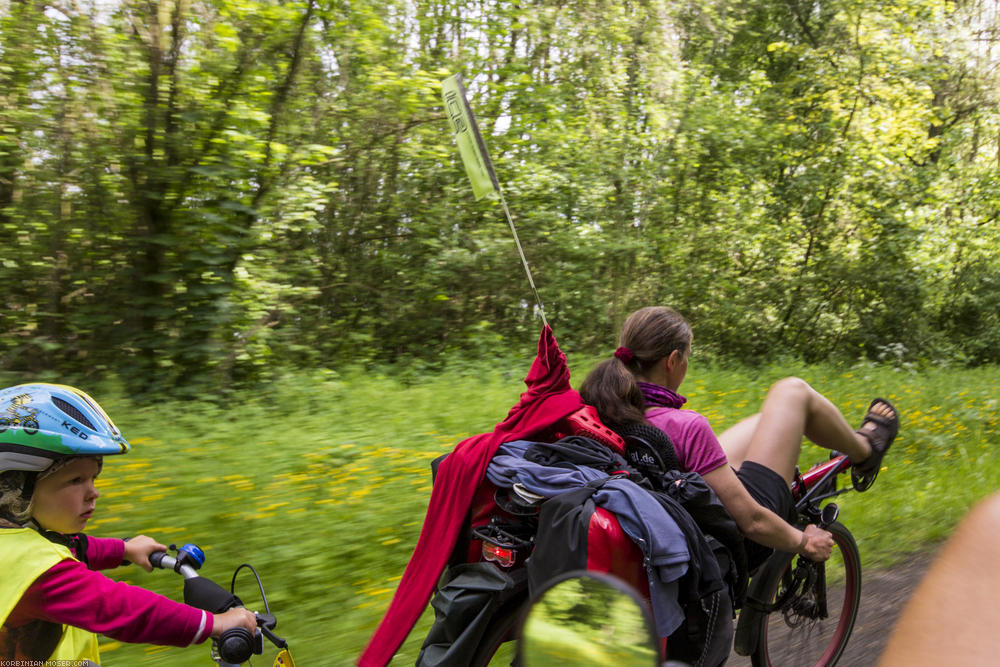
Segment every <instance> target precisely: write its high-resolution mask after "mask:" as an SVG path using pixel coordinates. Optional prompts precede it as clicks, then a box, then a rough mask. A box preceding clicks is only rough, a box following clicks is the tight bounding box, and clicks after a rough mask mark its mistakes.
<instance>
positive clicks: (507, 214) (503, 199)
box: [497, 187, 549, 327]
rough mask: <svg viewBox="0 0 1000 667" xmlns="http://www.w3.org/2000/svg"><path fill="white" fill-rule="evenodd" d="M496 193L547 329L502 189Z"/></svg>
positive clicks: (533, 281) (543, 309)
mask: <svg viewBox="0 0 1000 667" xmlns="http://www.w3.org/2000/svg"><path fill="white" fill-rule="evenodd" d="M497 193H499V195H500V205H501V206H503V212H504V214H505V215H506V216H507V222H508V223H509V224H510V233H511V234H513V235H514V245H516V246H517V254H519V255H520V256H521V264H523V265H524V272H525V273H526V274H527V275H528V284H529V285H531V291H532V292H533V293H534V295H535V303H537V304H538V314H539V315H541V316H542V326H543V327H547V326H549V323H548V322H547V321H546V320H545V306H543V305H542V297H540V296H539V295H538V290H537V289H536V288H535V280H534V279H533V278H532V277H531V269H530V268H528V259H527V258H526V257H525V256H524V250H523V249H522V248H521V240H520V239H518V238H517V230H516V229H515V228H514V218H512V217H511V215H510V209H508V208H507V199H506V198H504V196H503V189H502V188H499V187H498V188H497Z"/></svg>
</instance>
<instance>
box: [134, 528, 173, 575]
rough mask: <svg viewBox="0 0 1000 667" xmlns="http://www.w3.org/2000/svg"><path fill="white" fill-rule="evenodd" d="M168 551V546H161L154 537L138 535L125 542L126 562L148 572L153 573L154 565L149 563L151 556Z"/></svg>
mask: <svg viewBox="0 0 1000 667" xmlns="http://www.w3.org/2000/svg"><path fill="white" fill-rule="evenodd" d="M166 550H167V547H166V545H164V544H160V543H159V542H157V541H156V540H154V539H153V538H152V537H146V536H145V535H136V536H135V537H133V538H131V539H128V540H126V541H125V560H127V561H128V562H130V563H135V564H136V565H138V566H139V567H141V568H142V569H144V570H145V571H146V572H152V571H153V565H152V563H150V562H149V555H150V554H151V553H154V552H156V551H166Z"/></svg>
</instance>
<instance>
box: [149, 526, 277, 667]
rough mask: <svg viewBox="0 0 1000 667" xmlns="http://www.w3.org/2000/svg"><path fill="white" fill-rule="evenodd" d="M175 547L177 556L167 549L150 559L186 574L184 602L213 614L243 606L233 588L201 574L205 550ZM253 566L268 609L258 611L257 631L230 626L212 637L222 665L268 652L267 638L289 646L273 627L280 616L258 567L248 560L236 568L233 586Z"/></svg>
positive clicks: (234, 665)
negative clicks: (272, 608) (270, 604)
mask: <svg viewBox="0 0 1000 667" xmlns="http://www.w3.org/2000/svg"><path fill="white" fill-rule="evenodd" d="M170 548H171V549H172V550H176V552H177V556H176V557H174V556H171V555H170V554H168V553H167V552H165V551H157V552H154V553H152V554H150V556H149V562H150V563H151V564H152V566H153V567H157V568H161V569H164V570H173V571H174V572H177V573H178V574H180V575H181V576H183V577H184V602H185V603H187V604H189V605H191V606H192V607H197V608H198V609H203V610H205V611H207V612H209V613H212V614H221V613H224V612H226V611H228V610H230V609H233V608H234V607H242V606H243V601H242V600H240V598H239V597H237V596H236V594H235V593H234V592H233V590H228V591H227V590H226V589H225V588H223V587H222V586H220V585H219V584H217V583H215V582H214V581H212V580H211V579H208V578H206V577H203V576H201V575H200V574H198V572H197V571H198V569H200V568H201V566H202V565H203V564H204V562H205V554H204V552H203V551H202V550H201V549H199V548H198V547H197V546H196V545H194V544H185V545H184V546H182V547H181V548H180V549H177V548H176V547H175V546H174V545H170ZM244 567H246V568H249V569H250V570H251V571H252V572H253V573H254V576H255V577H257V584H258V586H259V587H260V594H261V597H262V598H263V600H264V608H265V613H263V614H257V613H255V616H256V617H257V632H254V633H251V632H250V631H249V630H247V629H246V628H230V629H228V630H226V631H224V632H223V633H222V635H220V636H219V637H218V638H215V639H213V640H212V659H213V660H215V662H216V663H218V664H219V665H220V667H237V666H238V665H240V664H241V663H244V662H246V661H247V660H249V659H250V656H251V655H254V654H256V655H260V654H261V653H263V652H264V641H263V638H264V637H267V639H268V641H270V642H271V643H272V644H274V645H275V646H277V647H278V648H279V649H287V648H288V642H286V641H285V640H284V639H282V638H281V637H278V636H277V635H275V634H274V633H273V632H272V630H273V629H274V627H275V626H276V625H277V624H278V619H277V618H275V616H274V614H272V613H271V612H270V608H268V604H267V597H266V596H265V595H264V586H263V584H261V581H260V577H259V576H257V572H256V570H254V569H253V567H251V566H250V565H248V564H246V563H244V564H243V565H240V566H239V567H238V568H236V572H234V573H233V584H232V586H231V587H230V588H231V589H235V584H236V575H237V574H238V573H239V571H240V570H241V569H242V568H244Z"/></svg>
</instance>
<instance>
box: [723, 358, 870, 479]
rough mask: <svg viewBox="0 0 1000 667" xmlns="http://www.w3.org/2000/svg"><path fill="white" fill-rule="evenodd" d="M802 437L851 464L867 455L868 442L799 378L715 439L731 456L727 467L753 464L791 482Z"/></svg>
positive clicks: (778, 386)
mask: <svg viewBox="0 0 1000 667" xmlns="http://www.w3.org/2000/svg"><path fill="white" fill-rule="evenodd" d="M748 433H749V438H748ZM803 436H805V437H807V438H809V439H810V440H812V441H813V442H815V443H816V444H817V445H819V446H821V447H826V448H827V449H836V450H837V451H840V452H843V453H844V454H847V456H848V458H850V460H851V461H852V462H855V463H858V462H861V461H863V460H865V459H866V458H868V455H869V454H870V453H871V446H870V445H869V444H868V440H867V439H866V438H864V437H863V436H861V435H859V434H857V433H855V432H854V429H853V428H851V426H850V425H849V424H848V423H847V420H846V419H844V416H843V415H842V414H840V410H838V409H837V407H836V406H835V405H834V404H833V403H831V402H830V401H829V400H828V399H827V398H825V397H824V396H823V395H822V394H820V393H819V392H818V391H816V390H815V389H813V388H812V387H810V386H809V384H808V383H807V382H805V381H804V380H800V379H799V378H785V379H783V380H779V381H778V382H776V383H774V385H772V387H771V389H770V390H769V391H768V393H767V396H766V397H765V398H764V404H763V405H762V406H761V410H760V413H759V414H758V415H755V416H753V417H750V418H748V419H745V420H744V421H742V422H740V423H739V424H737V425H736V426H734V427H733V428H732V429H729V430H728V431H726V432H725V433H723V434H722V436H721V437H720V438H719V440H720V442H721V443H722V447H723V449H724V450H725V451H726V456H727V457H730V452H732V457H730V464H731V465H733V466H736V467H739V466H740V465H741V464H742V463H743V461H754V462H756V463H759V464H761V465H764V466H767V467H768V468H770V469H771V470H774V471H775V472H777V473H778V474H779V475H781V476H782V477H783V478H784V479H785V481H787V482H788V483H791V481H792V476H793V474H794V471H795V465H796V464H797V463H798V460H799V452H800V450H801V448H802V437H803Z"/></svg>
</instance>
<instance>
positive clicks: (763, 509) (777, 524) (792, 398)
mask: <svg viewBox="0 0 1000 667" xmlns="http://www.w3.org/2000/svg"><path fill="white" fill-rule="evenodd" d="M691 340H692V334H691V327H690V326H689V325H688V323H687V322H686V321H685V320H684V318H683V317H681V315H680V314H678V313H677V312H676V311H674V310H671V309H670V308H666V307H663V306H652V307H647V308H642V309H640V310H637V311H636V312H634V313H632V314H631V315H630V316H629V317H628V319H627V320H626V322H625V325H624V327H623V328H622V333H621V337H620V346H619V348H618V349H617V350H616V351H615V354H614V357H613V358H611V359H609V360H607V361H604V362H602V363H601V364H599V365H598V366H597V367H596V368H595V369H594V370H593V371H591V373H590V374H589V375H588V376H587V378H586V380H584V382H583V385H582V386H581V387H580V394H581V395H582V396H583V399H584V401H585V402H587V403H589V404H591V405H593V406H594V407H596V408H597V411H598V412H599V413H600V416H601V420H602V421H604V423H606V424H607V425H609V426H611V427H612V428H614V427H615V426H618V425H624V424H630V423H637V422H638V423H642V422H648V423H651V424H653V425H654V426H656V427H658V428H660V429H661V430H663V431H664V432H665V433H666V434H667V436H669V437H670V440H671V442H672V443H673V445H674V449H675V451H676V454H677V458H678V461H679V463H680V466H681V469H682V470H683V471H685V472H687V471H693V472H697V473H699V474H700V475H701V476H702V477H703V478H704V479H705V482H706V483H708V485H709V486H710V487H712V489H713V490H714V491H715V493H716V495H717V496H718V497H719V500H720V501H721V502H722V504H723V505H724V506H725V507H726V509H727V510H728V511H729V513H730V514H731V515H732V517H733V519H734V520H735V521H736V524H737V525H738V526H739V528H740V530H741V531H742V533H743V535H744V536H745V537H746V538H747V539H748V540H749V541H748V543H747V555H748V558H749V560H750V567H751V569H753V568H754V567H756V566H757V565H759V564H760V563H762V562H763V561H764V560H765V559H766V558H767V557H768V556H769V555H770V554H771V553H772V550H774V549H777V550H780V551H785V552H791V553H798V554H801V555H803V556H806V557H808V558H811V559H813V560H826V559H827V558H829V557H830V553H831V552H832V550H833V537H832V536H831V535H830V533H828V532H827V531H825V530H822V529H820V528H819V527H817V526H815V525H809V526H806V528H805V530H799V529H798V528H796V527H795V526H794V525H792V523H791V522H793V521H794V520H795V518H796V516H795V509H794V503H793V501H792V495H791V491H790V486H791V482H792V478H793V475H794V471H795V465H796V463H797V462H798V458H799V450H800V449H801V444H802V437H803V436H805V437H807V438H809V439H810V440H811V441H813V442H814V443H816V444H817V445H820V446H821V447H826V448H827V449H831V450H835V451H838V452H842V453H844V454H846V455H847V456H848V458H849V459H850V460H851V462H852V463H853V464H854V468H855V470H856V471H857V472H858V473H861V474H863V475H872V474H874V473H876V472H877V471H878V469H879V466H880V465H881V462H882V457H883V456H884V455H885V452H886V451H887V450H888V449H889V446H890V445H891V444H892V441H893V439H894V438H895V436H896V434H897V433H898V431H899V414H898V412H897V411H896V409H895V407H893V405H892V404H891V403H889V401H887V400H885V399H875V400H874V401H872V403H871V405H870V406H869V408H868V413H867V414H866V415H865V418H864V421H863V423H862V425H861V428H859V429H857V430H856V431H855V430H852V429H851V427H850V426H849V425H848V423H847V421H846V420H845V419H844V416H843V415H841V413H840V411H839V410H838V409H837V408H836V406H834V405H833V403H831V402H830V401H829V400H827V399H826V398H824V397H823V396H822V395H821V394H820V393H819V392H817V391H816V390H815V389H813V388H812V387H810V386H809V385H808V384H807V383H806V382H804V381H803V380H800V379H798V378H785V379H783V380H780V381H778V382H777V383H775V384H774V385H773V386H772V387H771V389H770V390H769V391H768V394H767V397H766V398H765V399H764V404H763V406H762V407H761V410H760V412H759V413H758V414H756V415H754V416H752V417H749V418H747V419H744V420H743V421H741V422H740V423H738V424H736V425H735V426H733V427H732V428H730V429H729V430H727V431H725V432H724V433H722V435H720V436H718V437H716V435H715V433H713V431H712V428H711V427H710V426H709V424H708V420H707V419H705V417H703V416H702V415H700V414H698V413H697V412H694V411H693V410H683V409H681V406H682V405H683V404H684V403H685V401H686V399H685V398H684V397H683V396H681V395H680V394H679V393H677V392H678V390H679V389H680V386H681V383H682V382H683V381H684V377H685V375H686V374H687V369H688V359H689V357H690V354H691Z"/></svg>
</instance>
